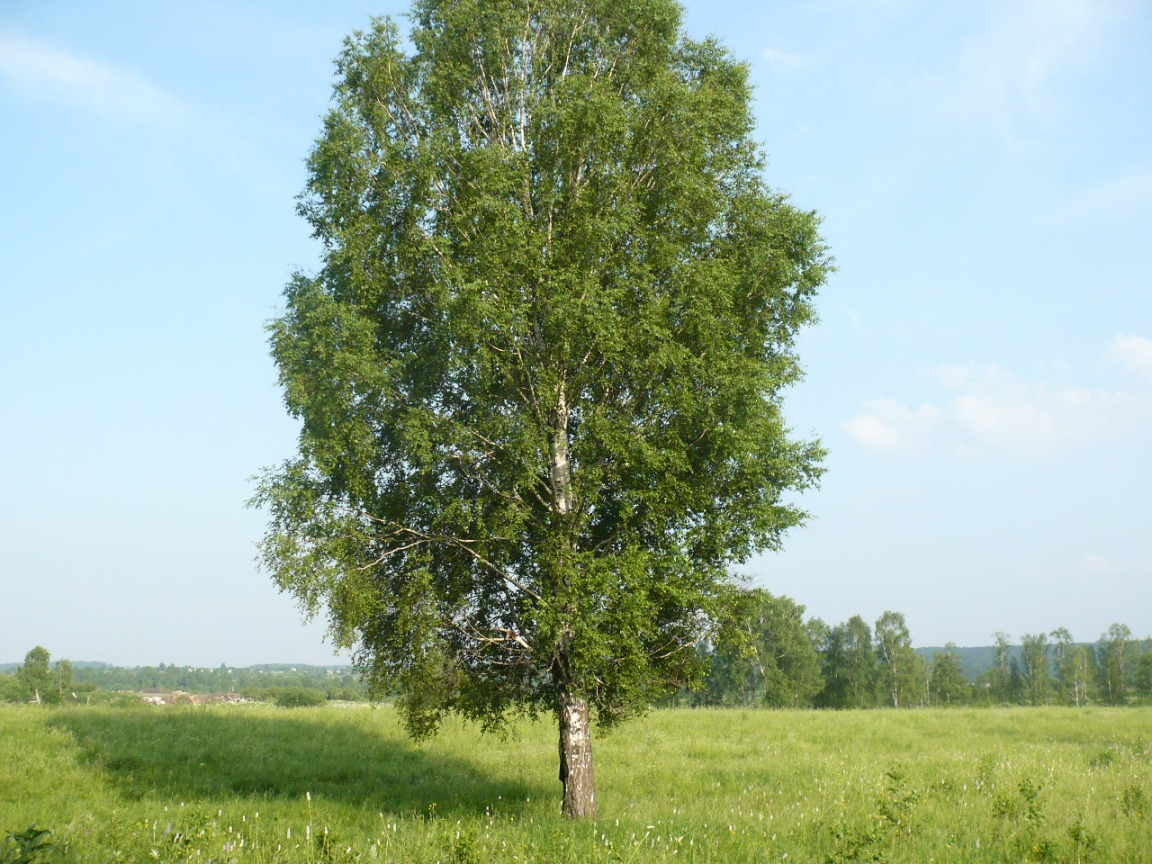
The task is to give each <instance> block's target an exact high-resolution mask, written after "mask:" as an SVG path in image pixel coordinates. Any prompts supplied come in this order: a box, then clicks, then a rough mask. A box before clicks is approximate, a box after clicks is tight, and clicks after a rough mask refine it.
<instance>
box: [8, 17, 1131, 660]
mask: <svg viewBox="0 0 1152 864" xmlns="http://www.w3.org/2000/svg"><path fill="white" fill-rule="evenodd" d="M406 8H407V4H406V3H398V2H377V3H365V2H354V0H334V2H328V3H323V4H317V3H311V2H276V3H272V2H250V3H242V4H238V3H229V2H210V0H197V2H188V3H179V4H175V3H172V4H160V3H147V2H143V0H136V2H127V0H120V2H117V0H109V2H104V3H100V4H94V3H88V2H80V0H57V2H54V3H50V4H49V3H40V2H33V0H8V2H6V3H4V4H3V5H0V399H2V401H0V598H2V608H3V610H4V613H3V619H4V620H3V624H2V625H0V662H15V661H19V660H21V659H22V658H23V656H24V654H25V653H26V652H27V651H28V649H30V648H32V647H33V646H35V645H38V644H39V645H44V646H45V647H47V648H48V649H49V650H50V651H51V652H52V654H53V656H55V657H69V658H71V659H73V660H86V659H92V660H106V661H110V662H114V663H119V664H125V665H137V664H150V663H151V664H155V663H160V662H166V663H191V664H196V665H213V666H214V665H219V664H220V663H229V664H232V665H248V664H252V663H259V662H300V663H330V662H341V661H342V660H343V659H344V658H343V656H342V655H334V654H333V651H332V648H331V646H330V645H328V644H326V643H325V642H324V639H323V635H324V627H323V623H322V622H313V623H311V624H303V623H302V622H301V619H300V616H299V614H298V612H297V610H296V608H295V606H294V603H293V602H292V601H291V599H289V598H287V597H284V596H282V595H280V594H278V593H277V591H276V590H275V588H274V587H273V586H272V584H271V582H270V581H269V579H268V577H267V576H266V575H264V574H262V573H260V572H258V571H257V569H256V567H255V563H254V557H255V549H254V544H255V542H256V540H257V539H258V538H259V537H260V535H261V533H262V531H263V526H264V518H263V516H262V515H261V514H260V513H259V512H255V511H251V510H247V509H245V507H244V501H245V500H246V499H247V498H248V497H249V495H250V494H251V492H252V484H251V481H250V477H251V476H252V475H253V474H255V473H256V472H257V471H258V470H259V469H260V468H261V467H263V466H265V465H270V464H273V463H276V462H278V461H280V460H281V459H283V458H285V457H286V456H288V455H289V454H290V453H291V452H292V449H293V446H294V440H295V429H294V426H293V423H292V422H291V421H290V420H289V418H288V417H287V416H286V415H285V413H284V410H283V408H282V405H281V401H280V394H279V391H278V390H277V388H276V383H275V381H276V373H275V369H274V367H273V365H272V362H271V360H270V359H269V357H268V354H267V348H266V343H265V336H264V332H263V326H264V323H265V321H267V320H268V319H269V318H270V317H272V316H273V315H274V314H276V311H277V309H278V307H279V304H280V292H281V289H282V288H283V286H284V284H285V282H286V281H287V279H288V277H289V275H290V273H291V272H292V271H293V270H294V269H297V268H305V269H308V268H311V267H313V266H314V264H315V262H316V259H317V249H316V247H315V245H314V244H313V242H312V241H311V240H310V238H309V236H308V231H307V229H306V226H305V225H304V223H303V222H302V221H301V220H300V219H298V218H297V217H296V216H295V213H294V210H293V207H294V196H295V195H296V194H297V193H298V192H299V191H300V190H301V189H302V188H303V185H304V181H305V173H304V164H303V160H304V158H305V156H306V154H307V152H308V149H309V147H310V145H311V142H312V141H313V139H314V138H315V136H316V135H317V133H318V132H319V128H320V118H321V116H322V114H323V112H324V110H325V107H326V104H327V101H328V96H329V92H330V85H331V80H332V79H331V70H332V66H331V61H332V58H333V57H334V56H335V55H336V53H337V52H338V50H339V48H340V43H341V39H342V38H343V37H344V36H345V35H346V34H348V33H349V32H351V31H352V30H353V29H356V28H363V27H365V26H366V25H367V23H368V20H369V17H370V16H371V15H383V14H389V15H399V14H402V13H403V12H404V11H405V9H406ZM685 26H686V29H687V30H688V32H689V33H690V34H691V35H693V36H703V35H705V34H709V33H711V34H714V35H716V36H718V37H719V38H720V39H721V41H723V42H724V43H725V44H726V45H727V46H728V47H729V48H730V49H731V50H732V51H733V53H734V54H735V55H736V56H738V57H740V58H741V59H743V60H746V61H747V62H748V63H749V64H750V67H751V70H752V76H753V79H754V81H755V82H756V85H757V103H756V106H757V107H756V111H757V118H758V123H759V126H758V134H759V137H760V139H761V140H762V141H763V143H764V147H765V150H766V152H767V153H768V156H769V166H768V171H767V175H768V180H769V182H770V183H771V184H772V185H773V186H775V187H777V188H779V189H781V190H783V191H786V192H788V193H790V194H791V195H792V197H793V200H794V201H795V202H796V203H797V204H798V205H800V206H802V207H804V208H811V209H815V210H818V211H819V212H820V213H821V214H822V215H823V218H824V232H825V235H826V238H827V240H828V243H829V245H830V247H831V249H832V252H833V254H834V255H835V257H836V260H837V264H838V268H839V270H838V272H837V273H836V274H835V275H834V276H833V277H832V279H831V280H830V281H829V283H828V285H827V287H826V288H825V290H824V292H823V294H822V296H821V298H820V301H819V306H820V311H821V322H820V323H819V324H818V325H817V326H816V327H814V328H812V329H811V330H809V331H807V332H806V333H805V334H804V335H803V337H802V339H801V343H800V353H801V357H802V358H803V361H804V363H805V366H806V368H807V370H808V377H807V379H806V380H805V382H804V383H803V384H802V385H800V386H799V387H797V388H796V389H795V390H794V391H792V393H791V395H790V396H789V399H788V406H787V409H788V416H789V419H790V422H791V423H792V425H793V427H794V428H795V429H796V431H797V432H798V433H799V434H802V435H804V436H808V435H816V436H819V437H820V438H822V439H823V441H824V442H825V444H826V445H827V446H828V448H829V450H830V455H829V457H828V461H827V467H828V473H827V475H826V478H825V481H824V484H823V486H822V488H821V489H820V490H819V491H816V492H813V493H810V494H808V495H805V496H804V498H803V504H804V506H805V507H806V508H807V509H808V510H809V511H810V512H811V513H812V517H813V518H812V520H811V522H810V524H809V525H808V526H807V527H806V528H804V529H801V530H798V531H796V532H794V533H793V534H792V535H790V536H789V538H788V539H787V541H786V547H785V550H784V551H783V552H781V553H779V554H776V555H771V556H766V557H764V558H760V559H756V560H754V561H751V562H748V563H747V564H746V565H744V566H743V567H742V568H741V571H742V572H744V573H746V574H748V575H749V576H750V577H751V578H752V579H753V580H754V581H755V582H757V583H758V584H762V585H764V586H765V587H767V588H768V589H769V590H772V591H774V592H776V593H782V594H786V595H788V596H790V597H792V598H794V599H795V600H797V601H798V602H800V603H802V604H804V605H805V606H806V607H807V609H808V612H809V614H811V615H816V616H819V617H821V618H823V619H824V620H825V621H827V622H829V623H836V622H839V621H843V620H845V619H846V618H848V617H850V616H851V615H854V614H860V615H863V616H864V617H865V619H866V620H868V621H869V622H871V621H874V620H875V619H876V618H877V617H879V615H880V613H881V612H883V611H884V610H886V609H893V610H897V611H900V612H903V613H904V615H905V616H906V619H907V622H908V625H909V627H910V630H911V632H912V636H913V639H914V641H915V642H916V643H917V644H919V645H939V644H943V643H944V642H946V641H954V642H956V643H958V644H960V645H977V644H988V643H990V642H991V634H992V633H993V632H996V631H1004V632H1006V633H1008V634H1010V635H1011V636H1012V637H1013V639H1014V640H1015V639H1018V638H1019V637H1020V636H1021V635H1022V634H1024V633H1037V632H1041V631H1049V630H1051V629H1053V628H1056V627H1059V626H1066V627H1068V628H1069V629H1070V630H1071V631H1072V633H1073V635H1074V636H1076V637H1077V638H1079V639H1083V640H1086V641H1087V640H1094V639H1095V638H1097V637H1098V636H1099V635H1100V634H1101V633H1102V632H1103V631H1104V630H1105V629H1106V628H1107V627H1108V625H1109V624H1111V623H1113V622H1122V623H1126V624H1128V625H1129V627H1131V628H1132V630H1133V631H1134V632H1135V633H1136V634H1137V635H1138V636H1146V635H1152V528H1150V526H1152V83H1149V82H1152V52H1150V51H1149V50H1148V46H1149V45H1152V7H1150V6H1149V5H1148V4H1147V3H1144V2H1140V0H995V2H980V0H804V2H800V0H780V2H764V0H759V2H730V3H724V4H713V3H704V2H691V3H688V4H687V6H686V14H685Z"/></svg>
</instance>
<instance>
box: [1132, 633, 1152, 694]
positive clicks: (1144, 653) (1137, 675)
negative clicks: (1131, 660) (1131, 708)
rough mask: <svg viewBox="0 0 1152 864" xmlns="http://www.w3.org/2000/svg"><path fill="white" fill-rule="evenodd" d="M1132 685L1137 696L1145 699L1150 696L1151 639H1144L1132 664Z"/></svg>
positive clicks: (1151, 688)
mask: <svg viewBox="0 0 1152 864" xmlns="http://www.w3.org/2000/svg"><path fill="white" fill-rule="evenodd" d="M1132 685H1133V687H1135V689H1136V695H1137V696H1138V697H1139V698H1141V699H1144V700H1147V699H1148V698H1149V697H1152V639H1145V640H1144V643H1143V644H1142V645H1141V646H1140V656H1139V657H1137V658H1136V662H1135V664H1134V671H1133V674H1132Z"/></svg>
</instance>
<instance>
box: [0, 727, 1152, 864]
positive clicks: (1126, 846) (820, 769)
mask: <svg viewBox="0 0 1152 864" xmlns="http://www.w3.org/2000/svg"><path fill="white" fill-rule="evenodd" d="M517 732H518V735H517V736H516V737H515V738H514V739H512V740H509V741H501V740H499V739H496V738H490V737H484V736H481V735H480V734H479V732H478V731H477V730H476V729H474V728H472V727H467V726H461V725H456V724H453V725H450V726H449V727H447V728H446V729H445V730H444V732H443V733H442V734H441V735H440V737H439V738H437V739H435V740H434V741H432V742H429V743H427V744H414V743H412V742H411V741H409V740H408V739H407V738H405V737H404V735H403V733H402V731H401V729H400V726H399V723H398V722H397V718H396V716H395V713H394V712H393V711H392V709H390V708H379V709H370V708H359V709H334V708H319V709H299V710H286V709H275V708H271V707H266V706H226V707H216V708H207V707H186V708H185V707H176V706H171V707H161V708H157V707H147V706H144V707H135V708H105V707H100V708H96V707H76V708H70V709H59V710H44V709H41V708H38V707H36V706H27V707H6V708H2V709H0V778H3V782H2V783H0V829H2V830H3V831H5V832H7V831H16V830H21V829H23V828H26V827H27V826H29V825H33V824H34V825H37V826H39V827H42V828H49V829H51V830H52V832H53V835H52V837H53V840H54V841H55V842H56V843H57V844H58V845H61V846H66V847H67V860H70V861H92V862H96V861H101V862H104V861H115V860H123V861H143V860H160V861H208V860H212V861H236V862H249V861H251V862H265V861H267V862H272V861H284V862H297V861H307V862H315V861H356V860H364V861H443V862H453V864H468V862H487V861H559V862H564V861H571V862H578V861H579V862H584V861H605V862H607V861H625V862H627V861H681V860H686V861H699V862H730V861H773V860H785V861H815V862H822V864H823V862H841V861H878V860H881V861H891V862H900V861H908V862H913V861H915V862H923V861H930V860H934V861H957V862H960V861H964V862H968V861H987V862H993V861H996V862H999V861H1004V860H1051V861H1100V862H1112V861H1119V862H1123V861H1133V862H1135V861H1145V860H1147V850H1148V849H1150V848H1152V828H1150V827H1149V824H1150V823H1152V806H1150V802H1152V710H1150V709H1146V708H1141V709H1083V710H1075V709H1060V708H1042V709H1009V710H993V709H973V710H945V711H900V712H897V711H864V712H758V711H722V710H715V711H703V710H677V711H661V712H657V713H654V714H652V715H651V716H649V717H647V718H645V719H643V720H641V721H638V722H635V723H632V724H629V725H627V726H625V727H623V728H622V729H620V730H618V731H616V732H614V733H612V734H611V735H608V736H606V737H602V738H599V739H597V742H596V758H597V781H598V792H599V799H600V812H601V819H600V821H599V822H598V823H597V824H596V825H590V824H573V823H570V822H567V821H565V820H563V819H562V818H560V816H559V815H558V810H559V789H560V787H559V783H558V781H557V780H556V743H555V732H554V730H553V729H552V728H551V727H550V725H548V724H546V723H537V724H533V723H527V722H525V723H523V724H521V725H520V726H519V727H518V729H517Z"/></svg>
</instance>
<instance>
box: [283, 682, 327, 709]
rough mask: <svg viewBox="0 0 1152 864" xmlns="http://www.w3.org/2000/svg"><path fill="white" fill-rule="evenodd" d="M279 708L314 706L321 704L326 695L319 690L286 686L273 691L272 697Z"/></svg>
mask: <svg viewBox="0 0 1152 864" xmlns="http://www.w3.org/2000/svg"><path fill="white" fill-rule="evenodd" d="M272 701H273V702H275V703H276V704H277V705H278V706H280V707H281V708H315V707H316V706H318V705H323V704H324V703H325V702H326V701H328V700H327V697H326V696H325V695H324V694H323V693H321V692H320V691H319V690H308V689H306V688H304V687H286V688H285V689H283V690H277V691H275V694H274V695H273V697H272Z"/></svg>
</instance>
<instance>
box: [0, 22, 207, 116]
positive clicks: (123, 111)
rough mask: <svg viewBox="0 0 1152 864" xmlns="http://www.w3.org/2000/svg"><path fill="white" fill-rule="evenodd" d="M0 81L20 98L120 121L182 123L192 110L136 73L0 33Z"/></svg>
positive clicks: (33, 41) (40, 42) (51, 46)
mask: <svg viewBox="0 0 1152 864" xmlns="http://www.w3.org/2000/svg"><path fill="white" fill-rule="evenodd" d="M0 83H2V84H3V85H4V86H5V87H6V88H7V89H10V90H12V91H14V92H15V93H16V94H17V95H18V96H19V97H21V98H23V99H27V100H31V101H39V102H53V103H56V104H63V105H68V106H70V107H73V108H78V109H80V110H82V111H85V112H88V113H92V114H96V115H99V116H102V117H108V118H113V119H120V120H133V121H137V122H144V123H148V124H153V125H162V126H179V125H183V124H184V123H185V122H186V121H187V119H188V115H189V112H188V109H187V108H186V107H185V106H184V105H183V104H182V103H181V102H180V100H178V99H176V98H175V97H174V96H172V95H171V94H169V93H167V92H165V91H164V90H163V89H161V88H159V87H157V86H155V85H154V84H152V83H151V82H149V81H147V80H146V79H144V78H143V77H141V76H139V75H137V74H136V73H134V72H132V71H130V70H125V69H118V68H116V67H114V66H112V65H110V64H107V63H103V62H100V61H98V60H93V59H90V58H87V57H81V56H79V55H76V54H72V53H70V52H68V51H65V50H63V49H61V48H58V47H56V46H53V45H50V44H48V43H46V42H42V41H40V40H37V39H31V38H28V37H25V36H20V35H16V34H13V33H10V32H0Z"/></svg>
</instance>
